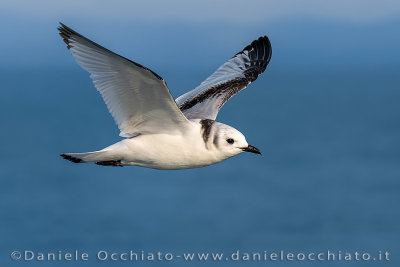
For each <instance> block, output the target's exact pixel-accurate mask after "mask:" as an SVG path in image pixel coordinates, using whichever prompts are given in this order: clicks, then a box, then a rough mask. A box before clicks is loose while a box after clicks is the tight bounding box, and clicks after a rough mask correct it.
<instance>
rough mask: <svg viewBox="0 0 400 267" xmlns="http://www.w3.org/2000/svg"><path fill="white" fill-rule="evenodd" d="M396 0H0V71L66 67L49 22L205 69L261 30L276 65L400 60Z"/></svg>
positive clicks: (154, 59) (151, 58) (165, 63)
mask: <svg viewBox="0 0 400 267" xmlns="http://www.w3.org/2000/svg"><path fill="white" fill-rule="evenodd" d="M399 15H400V2H399V1H392V0H390V1H362V0H353V1H342V0H337V1H318V0H306V1H287V0H286V1H262V0H253V1H228V0H222V1H196V2H193V1H182V0H173V1H104V0H97V1H94V0H86V1H51V0H41V1H28V0H21V1H2V2H1V4H0V30H1V32H2V33H3V35H4V36H7V38H2V42H1V44H0V46H1V50H0V51H1V52H0V53H1V58H2V62H1V63H0V68H2V69H4V68H13V69H14V68H32V67H35V68H36V67H65V66H71V62H72V59H71V58H70V57H69V55H68V53H66V51H65V50H62V49H65V48H63V43H62V42H61V41H60V39H59V37H58V35H57V31H56V26H57V23H58V21H62V22H63V23H65V24H67V25H68V26H70V27H72V28H74V29H75V30H77V31H78V32H80V33H82V34H83V35H86V36H87V37H89V38H91V39H93V40H94V41H96V42H98V43H100V44H102V45H104V46H106V47H107V48H110V49H111V50H114V51H116V52H118V53H120V54H123V55H124V56H127V57H129V58H131V59H133V60H136V61H138V62H140V63H142V64H144V65H146V66H149V67H150V68H152V69H154V68H156V69H157V68H159V71H167V70H168V69H171V67H175V68H177V69H179V68H181V69H182V68H185V69H194V70H195V69H196V70H199V69H201V70H203V66H210V67H209V68H210V69H206V70H204V71H205V72H207V71H213V70H214V69H215V68H216V67H217V66H218V65H219V64H220V63H223V61H224V60H226V59H227V58H229V57H231V56H232V55H233V53H235V52H237V51H238V50H240V49H241V48H243V47H244V46H245V45H247V44H248V43H249V42H251V41H252V40H253V39H255V38H257V37H258V36H260V35H264V34H267V35H268V36H269V37H270V39H271V41H272V45H273V52H274V53H273V59H272V61H271V66H274V68H275V69H276V70H280V71H286V70H291V71H304V70H306V71H307V70H310V71H311V70H312V71H316V70H318V71H340V70H343V71H347V70H359V71H376V70H377V69H378V70H384V71H388V70H395V69H398V67H399V66H400V56H399V53H398V47H400V36H399V34H398V29H399V25H400V16H399Z"/></svg>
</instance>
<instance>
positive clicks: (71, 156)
mask: <svg viewBox="0 0 400 267" xmlns="http://www.w3.org/2000/svg"><path fill="white" fill-rule="evenodd" d="M60 156H61V157H63V158H64V159H66V160H69V161H71V162H73V163H86V162H96V164H98V165H103V166H122V164H121V160H120V159H116V158H115V155H114V153H112V151H109V150H101V151H94V152H87V153H64V154H61V155H60Z"/></svg>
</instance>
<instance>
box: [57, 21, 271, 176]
mask: <svg viewBox="0 0 400 267" xmlns="http://www.w3.org/2000/svg"><path fill="white" fill-rule="evenodd" d="M60 24H61V26H60V27H59V28H58V30H59V31H60V35H61V37H62V38H63V39H64V42H65V43H66V44H67V47H68V49H69V50H70V51H71V53H72V55H73V56H74V57H75V59H76V61H77V62H78V63H79V65H80V66H81V67H82V68H84V69H85V70H87V71H88V72H90V77H91V79H92V80H93V83H94V85H95V87H96V88H97V90H98V91H99V92H100V94H101V95H102V97H103V99H104V101H105V102H106V104H107V107H108V109H109V111H110V113H111V114H112V116H113V117H114V120H115V122H116V123H117V125H118V127H119V129H120V131H121V133H120V136H122V137H126V139H123V140H122V141H120V142H117V143H115V144H113V145H111V146H109V147H106V148H104V149H102V150H99V151H94V152H88V153H65V154H61V156H62V157H64V158H65V159H68V160H70V161H72V162H75V163H85V162H95V163H96V164H99V165H104V166H127V165H137V166H142V167H148V168H154V169H189V168H198V167H203V166H207V165H211V164H215V163H217V162H221V161H223V160H225V159H228V158H230V157H232V156H235V155H238V154H240V153H242V152H244V151H246V152H253V153H257V154H261V153H260V151H259V150H258V149H257V148H255V147H253V146H251V145H249V144H248V143H247V141H246V138H245V137H244V136H243V134H242V133H240V132H239V131H238V130H236V129H234V128H233V127H230V126H228V125H226V124H223V123H220V122H216V121H215V119H216V117H217V114H218V111H219V110H220V108H221V107H222V106H223V105H224V104H225V102H226V101H227V100H228V99H229V98H231V97H232V96H233V95H235V94H236V93H238V92H239V91H240V90H242V89H244V88H246V87H247V86H248V85H249V84H250V83H251V82H253V81H255V80H256V79H257V77H258V75H259V74H261V73H262V72H264V70H265V69H266V67H267V65H268V63H269V61H270V59H271V52H272V49H271V44H270V41H269V39H268V37H266V36H263V37H260V38H258V39H257V40H255V41H253V42H252V43H251V44H250V45H248V46H246V47H245V48H244V49H243V50H242V51H240V52H239V53H237V54H235V55H234V56H233V57H232V58H231V59H230V60H228V61H227V62H226V63H225V64H223V65H222V66H220V67H219V68H218V69H217V70H216V71H215V72H214V73H213V74H212V75H211V76H210V77H208V78H207V79H206V80H205V81H203V82H202V83H201V84H200V85H199V86H198V87H196V88H195V89H193V90H192V91H189V92H187V93H186V94H184V95H182V96H180V97H178V98H177V99H176V100H174V99H173V98H172V96H171V93H170V91H169V89H168V87H167V84H166V83H165V81H164V80H163V79H162V78H161V77H160V76H159V75H157V74H156V73H154V72H153V71H151V70H150V69H148V68H146V67H144V66H142V65H140V64H138V63H135V62H133V61H131V60H129V59H127V58H124V57H122V56H119V55H117V54H115V53H113V52H111V51H110V50H108V49H106V48H104V47H102V46H100V45H98V44H96V43H95V42H93V41H91V40H89V39H87V38H85V37H84V36H82V35H80V34H79V33H77V32H75V31H74V30H72V29H71V28H69V27H67V26H65V25H64V24H62V23H60Z"/></svg>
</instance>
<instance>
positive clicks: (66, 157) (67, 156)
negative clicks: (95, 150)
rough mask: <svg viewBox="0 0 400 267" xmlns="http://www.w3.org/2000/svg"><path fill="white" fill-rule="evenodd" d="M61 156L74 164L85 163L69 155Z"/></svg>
mask: <svg viewBox="0 0 400 267" xmlns="http://www.w3.org/2000/svg"><path fill="white" fill-rule="evenodd" d="M60 156H61V157H63V158H64V159H66V160H69V161H71V162H73V163H83V160H81V159H79V158H75V157H72V156H69V155H66V154H61V155H60Z"/></svg>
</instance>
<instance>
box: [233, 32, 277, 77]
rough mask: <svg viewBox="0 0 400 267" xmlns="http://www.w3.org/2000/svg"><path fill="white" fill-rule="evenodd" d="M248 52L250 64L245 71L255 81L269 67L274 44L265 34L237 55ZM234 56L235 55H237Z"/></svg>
mask: <svg viewBox="0 0 400 267" xmlns="http://www.w3.org/2000/svg"><path fill="white" fill-rule="evenodd" d="M244 52H247V55H248V57H249V59H250V65H249V66H248V68H247V69H246V71H245V72H244V75H246V77H247V79H249V80H250V81H255V80H256V79H257V77H258V75H260V74H261V73H263V72H264V71H265V69H266V68H267V66H268V64H269V61H270V60H271V56H272V46H271V42H270V40H269V38H268V37H267V36H266V35H265V36H261V37H259V38H258V39H257V40H254V41H253V42H251V44H249V45H248V46H246V47H245V48H244V49H243V50H242V51H240V52H239V53H237V54H236V55H235V56H237V55H239V54H242V53H244ZM235 56H234V57H235Z"/></svg>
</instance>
